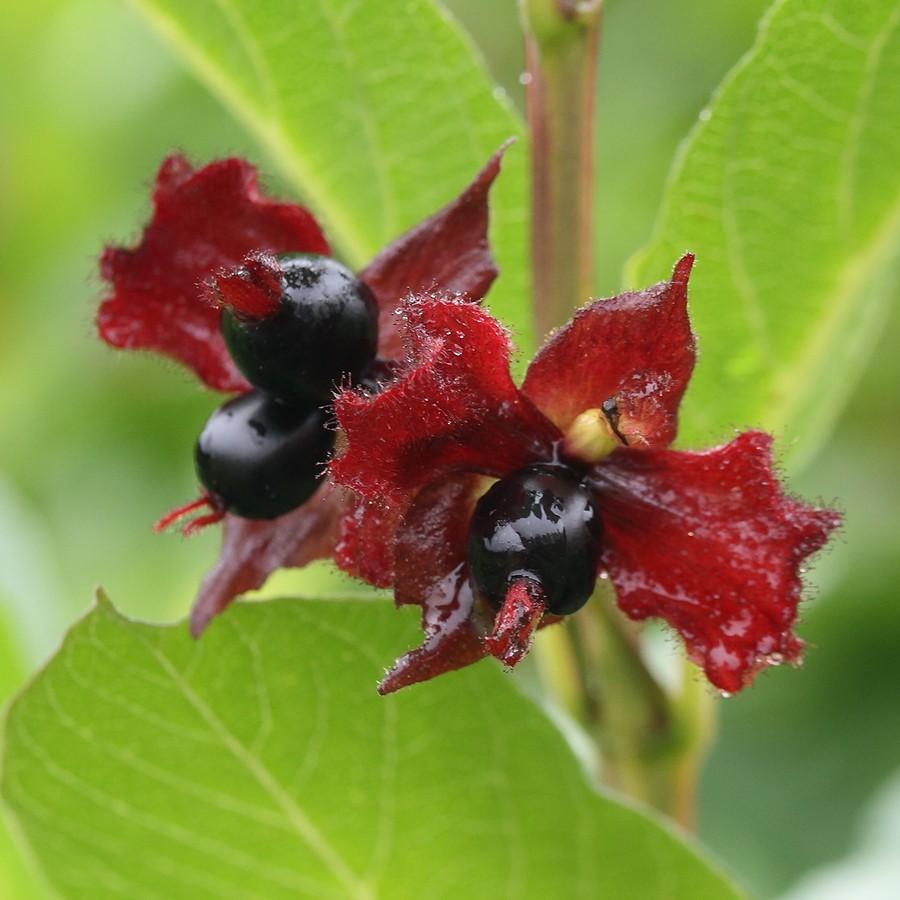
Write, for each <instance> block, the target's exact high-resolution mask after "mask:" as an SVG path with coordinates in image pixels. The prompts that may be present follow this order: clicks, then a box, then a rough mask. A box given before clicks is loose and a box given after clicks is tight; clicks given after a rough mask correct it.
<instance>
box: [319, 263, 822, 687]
mask: <svg viewBox="0 0 900 900" xmlns="http://www.w3.org/2000/svg"><path fill="white" fill-rule="evenodd" d="M692 264H693V257H692V256H691V255H686V256H684V257H683V258H682V259H681V260H679V262H678V263H677V265H676V266H675V270H674V273H673V276H672V279H671V280H670V281H668V282H663V283H661V284H658V285H656V286H654V287H651V288H647V289H646V290H643V291H633V292H628V293H624V294H621V295H619V296H617V297H614V298H612V299H609V300H598V301H595V302H593V303H591V304H589V305H588V306H586V307H584V308H583V309H582V310H580V311H579V312H578V313H576V315H575V317H574V318H573V319H572V321H571V322H569V323H568V324H567V325H566V326H564V327H563V328H562V329H560V330H559V331H557V332H556V333H555V334H554V335H553V336H552V337H551V338H550V339H549V340H548V342H547V343H546V344H545V345H544V347H543V348H542V349H541V350H540V351H539V352H538V354H537V356H536V358H535V359H534V361H533V362H532V363H531V365H530V367H529V369H528V372H527V374H526V377H525V380H524V382H523V384H522V387H521V388H517V387H516V386H515V384H514V383H513V381H512V378H511V376H510V374H509V355H510V342H509V338H508V337H507V334H506V332H505V331H504V330H503V328H502V327H501V326H500V325H499V323H497V322H496V321H495V320H494V319H493V318H492V317H491V316H490V315H489V314H488V313H486V312H485V311H484V310H481V309H479V308H478V307H474V306H471V305H467V304H461V303H458V302H455V301H453V300H448V299H441V298H438V297H433V296H424V297H418V298H411V299H409V300H408V301H406V302H405V304H404V308H403V316H402V319H401V324H402V336H403V338H404V340H405V342H406V345H407V351H408V354H407V359H406V361H405V363H404V364H403V366H402V368H401V370H400V372H399V374H398V375H397V376H396V377H395V379H394V381H393V382H392V383H391V384H390V385H389V386H388V387H387V388H386V389H385V390H384V391H383V392H381V393H378V394H370V393H367V392H365V391H362V390H348V391H345V392H343V393H341V394H340V395H339V396H338V397H337V399H336V401H335V411H336V414H337V418H338V422H339V424H340V426H341V428H343V430H344V432H345V434H346V438H347V441H346V445H345V447H344V449H343V451H342V452H341V453H340V454H339V456H338V458H337V459H335V460H334V461H333V462H332V467H331V472H332V475H333V477H334V479H335V480H336V481H337V482H339V483H341V484H345V485H347V486H349V487H351V488H352V489H353V490H354V491H356V492H357V494H358V495H359V496H360V497H361V498H362V499H363V500H364V501H366V505H363V504H361V505H360V506H359V507H358V508H357V510H356V513H355V516H354V518H352V519H348V520H346V521H347V522H350V523H352V527H349V528H345V530H344V533H343V536H342V539H341V541H340V542H339V544H338V546H337V551H336V559H337V560H338V563H339V565H341V566H342V567H343V568H345V569H346V570H347V571H350V572H354V573H357V574H364V575H365V576H366V577H367V578H368V579H369V580H370V581H372V582H373V583H376V584H381V585H387V584H391V583H393V584H394V586H395V597H396V602H397V603H398V604H417V605H419V606H421V607H422V622H423V629H424V632H425V639H424V641H423V643H422V645H421V646H420V647H418V648H417V649H414V650H412V651H410V652H409V653H407V654H405V655H404V656H402V657H401V658H400V659H399V660H398V661H397V662H396V663H395V665H394V667H393V668H392V669H391V670H390V671H389V672H388V674H387V677H386V678H385V680H384V681H383V682H382V684H381V686H380V691H381V692H382V693H390V692H391V691H395V690H397V689H399V688H401V687H404V686H407V685H410V684H414V683H416V682H419V681H424V680H427V679H430V678H433V677H434V676H436V675H439V674H442V673H444V672H448V671H451V670H453V669H456V668H460V667H462V666H465V665H469V664H471V663H473V662H476V661H477V660H478V659H481V658H482V657H484V656H485V655H488V654H492V655H494V656H496V657H497V658H499V659H501V660H502V661H503V662H505V663H506V664H508V665H513V664H515V663H516V662H518V660H519V659H521V657H522V656H523V655H524V652H525V650H526V649H527V647H528V644H529V641H530V635H531V631H532V629H533V628H534V627H536V626H539V625H541V624H547V623H548V622H549V621H550V620H551V619H552V617H551V616H547V615H544V618H543V620H542V621H540V620H541V616H542V614H543V613H542V606H545V605H546V598H547V597H549V596H553V595H554V593H555V590H554V588H555V586H554V585H552V584H546V583H541V579H540V577H538V578H537V579H536V578H535V575H534V572H533V571H526V572H522V571H521V570H520V569H519V568H518V566H519V563H518V562H516V563H515V565H516V567H517V568H516V569H514V570H511V571H510V573H509V582H508V586H507V590H506V599H505V600H504V602H503V603H502V606H501V607H500V608H499V609H497V608H496V607H492V606H491V605H490V604H488V603H487V602H486V601H485V598H484V597H483V596H481V594H480V592H479V591H478V589H477V588H476V587H475V585H476V584H477V581H478V579H476V578H474V577H473V572H472V562H471V560H470V557H469V549H468V548H469V543H468V542H469V539H470V521H471V519H472V515H473V510H474V509H475V507H476V504H477V502H478V500H479V497H481V496H482V495H483V494H484V492H485V489H486V487H487V486H488V485H489V484H490V483H491V479H501V480H503V479H509V478H513V477H519V474H520V470H522V469H523V468H524V467H526V466H533V465H534V464H537V463H550V464H554V465H558V466H561V467H563V469H564V470H565V471H567V472H568V473H569V476H571V477H572V478H574V479H576V480H578V479H580V485H581V486H582V487H583V488H585V489H586V490H587V491H589V493H590V495H591V496H592V498H593V506H594V508H596V510H598V511H599V515H600V519H601V522H602V525H596V527H595V532H594V533H596V535H597V540H598V542H599V566H598V572H597V575H598V576H599V575H601V574H603V575H605V576H606V577H608V578H609V579H610V580H611V581H612V583H613V585H614V587H615V589H616V596H617V600H618V603H619V606H620V607H621V609H622V610H623V611H624V612H625V613H626V614H627V615H628V616H630V617H631V618H634V619H644V618H647V617H649V616H655V617H660V618H662V619H664V620H665V621H666V622H668V623H669V625H671V626H672V627H673V628H674V629H676V630H677V631H678V633H679V634H680V636H681V637H682V639H683V641H684V643H685V646H686V648H687V653H688V655H689V656H690V658H691V659H692V660H694V661H695V662H696V663H697V664H698V665H700V666H702V668H703V669H704V671H705V673H706V675H707V677H708V678H709V680H710V681H711V682H712V684H714V685H715V686H716V687H718V688H719V689H721V690H723V691H726V692H734V691H737V690H739V689H740V688H741V687H743V686H744V685H746V684H749V683H750V682H751V681H752V679H753V677H754V675H755V673H756V672H757V671H758V670H760V669H761V668H763V667H765V666H767V665H773V664H777V663H779V662H796V661H798V659H799V657H800V653H801V649H802V645H801V642H800V641H799V639H798V638H797V637H796V636H795V635H794V634H793V632H792V626H793V624H794V622H795V620H796V617H797V605H798V602H799V600H800V597H801V589H802V585H801V581H800V572H801V564H802V562H803V561H804V560H805V559H806V558H807V557H808V556H810V554H812V553H814V552H815V551H816V550H818V549H820V548H821V547H822V546H823V545H824V544H825V542H826V541H827V539H828V536H829V534H830V533H831V531H832V530H834V529H835V528H836V527H837V526H838V524H839V522H840V516H839V514H838V513H836V512H835V511H833V510H829V509H818V508H814V507H810V506H807V505H805V504H803V503H800V502H799V501H797V500H794V499H792V498H791V497H789V496H787V495H786V494H785V493H784V492H783V490H782V488H781V486H780V484H779V482H778V479H777V476H776V475H775V473H774V471H773V468H772V460H771V453H770V446H771V439H770V438H769V437H768V436H767V435H765V434H763V433H761V432H756V431H750V432H747V433H745V434H741V435H739V436H738V437H737V438H735V439H734V440H733V441H731V442H730V443H729V444H726V445H725V446H722V447H717V448H714V449H712V450H707V451H704V452H699V453H696V452H687V451H675V450H670V449H667V448H668V447H669V445H670V443H671V442H672V440H673V439H674V437H675V433H676V428H677V413H678V406H679V404H680V401H681V397H682V395H683V394H684V391H685V388H686V387H687V383H688V380H689V378H690V375H691V372H692V369H693V366H694V338H693V335H692V333H691V329H690V323H689V321H688V316H687V284H688V277H689V274H690V270H691V266H692ZM569 476H567V477H569ZM534 514H535V515H536V516H537V517H538V518H539V519H540V520H541V522H543V523H544V524H546V525H547V528H548V535H549V538H548V540H549V541H550V543H549V544H548V545H547V546H548V547H550V552H551V553H552V552H554V547H555V545H554V544H553V543H552V542H553V540H555V539H556V538H557V537H558V536H559V534H560V533H561V532H560V531H559V528H560V527H561V526H559V525H558V524H554V523H558V522H559V521H561V519H560V516H559V514H558V511H554V510H553V509H552V508H551V507H550V506H546V508H542V509H539V510H537V511H536V512H535V513H534ZM366 522H372V523H374V527H373V528H371V530H369V531H366V532H365V533H366V535H367V540H366V541H362V540H360V539H359V538H358V530H359V529H361V528H363V527H365V524H366ZM508 524H509V525H510V527H509V528H508V529H506V531H505V532H504V528H503V527H502V526H503V525H504V523H503V522H502V521H500V523H499V526H498V528H497V533H498V534H500V535H501V537H503V539H504V540H507V541H508V543H507V545H505V546H504V545H502V541H499V543H498V544H497V549H496V552H497V553H500V554H502V553H511V554H513V555H512V556H511V557H510V558H511V559H516V560H519V559H520V558H521V557H520V556H516V555H515V552H519V553H520V552H521V546H522V545H521V543H516V541H519V536H517V535H516V534H513V532H514V531H515V528H516V527H518V524H517V521H514V516H513V515H512V514H511V515H510V516H509V523H508ZM553 528H556V529H557V530H556V532H553ZM519 531H520V532H521V528H520V529H519ZM538 537H540V535H538ZM535 546H537V545H535ZM510 548H512V549H510ZM517 548H518V550H517ZM535 552H540V551H535ZM526 558H527V556H526ZM541 566H544V570H545V571H546V570H547V564H545V562H540V561H537V562H536V565H535V566H534V567H533V568H534V570H535V571H540V570H541ZM546 580H547V579H546V577H545V581H546Z"/></svg>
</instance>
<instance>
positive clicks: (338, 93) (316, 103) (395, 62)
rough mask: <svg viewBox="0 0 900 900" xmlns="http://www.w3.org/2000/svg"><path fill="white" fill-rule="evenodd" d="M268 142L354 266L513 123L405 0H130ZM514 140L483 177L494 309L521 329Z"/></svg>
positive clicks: (428, 19)
mask: <svg viewBox="0 0 900 900" xmlns="http://www.w3.org/2000/svg"><path fill="white" fill-rule="evenodd" d="M134 3H135V5H136V6H137V7H138V8H139V9H140V10H141V11H142V12H144V13H145V14H146V15H147V16H148V18H149V20H150V21H151V22H152V23H153V25H154V26H156V28H157V30H158V31H160V32H161V33H162V35H163V36H164V37H165V38H166V39H167V40H168V41H169V42H170V43H171V45H172V46H173V47H174V48H175V50H176V51H177V52H178V53H179V55H180V56H181V57H182V58H183V60H184V61H185V63H186V64H187V65H188V66H189V67H190V68H191V69H192V70H193V71H194V72H195V73H196V74H197V75H198V76H199V77H200V78H201V79H202V80H203V82H204V83H205V84H206V85H207V86H208V87H209V88H210V90H212V91H213V93H214V94H216V95H217V96H218V97H219V98H220V99H222V100H223V101H224V102H225V103H226V104H227V105H228V106H229V107H230V108H231V109H232V110H233V111H234V112H235V113H236V114H237V115H238V116H239V118H241V119H242V120H243V122H244V123H245V124H246V125H247V126H248V128H249V129H250V130H251V132H252V133H254V134H255V135H256V136H257V138H259V139H260V140H261V142H262V143H263V144H264V145H265V146H266V147H267V148H268V149H269V151H270V152H271V153H272V155H273V157H274V158H275V159H276V161H277V163H278V164H279V165H280V167H281V168H282V170H283V171H284V173H285V174H286V175H287V176H288V177H289V178H290V179H291V180H292V181H293V183H294V184H295V186H296V187H297V189H298V190H299V191H300V192H301V193H302V195H303V197H305V198H306V200H307V201H308V203H309V205H310V206H311V208H312V209H313V211H314V212H315V214H316V215H317V216H318V217H320V218H321V219H322V220H323V221H324V222H326V223H327V224H328V226H329V232H330V237H331V238H332V239H333V241H334V243H335V244H336V245H337V246H338V247H339V248H340V249H341V250H342V251H343V253H344V254H345V255H346V256H347V258H348V260H349V261H350V262H352V263H353V264H354V266H356V267H359V266H361V265H363V264H364V263H365V262H367V261H368V260H369V259H370V258H371V257H372V255H373V254H374V253H375V252H376V251H377V250H379V249H380V248H381V247H382V246H383V245H384V244H385V243H387V242H388V241H389V240H391V239H392V238H394V237H396V236H397V235H399V234H400V233H402V232H403V231H405V230H406V229H407V228H409V227H411V226H412V225H413V224H415V223H416V222H418V221H420V220H421V219H424V218H425V217H426V216H427V215H429V214H431V213H432V212H434V211H435V210H436V209H438V208H439V207H440V206H443V204H445V203H447V202H448V201H449V200H450V199H452V197H454V196H455V195H456V194H458V193H459V191H460V190H461V189H462V188H463V187H464V186H465V185H466V184H468V183H469V181H471V179H472V178H473V177H474V175H475V173H476V172H477V171H479V169H480V168H481V167H482V166H483V165H484V164H485V163H486V162H487V159H488V157H489V156H490V155H491V153H493V152H494V151H495V150H496V149H497V148H498V147H499V146H500V144H502V143H503V141H505V140H506V139H507V138H509V137H510V136H512V135H518V134H520V132H521V124H520V121H519V119H518V118H517V117H516V116H515V115H514V114H513V113H512V112H511V111H510V109H509V108H508V107H507V106H506V105H505V104H503V103H502V102H500V101H498V100H497V99H495V97H494V93H493V91H494V88H493V85H492V84H491V81H490V80H489V78H488V77H487V75H486V74H485V72H484V69H483V68H482V66H481V63H480V61H479V59H478V58H477V57H476V55H475V54H474V51H473V49H472V47H471V45H470V44H469V42H468V40H467V39H466V38H465V37H464V36H463V33H462V32H461V31H460V29H459V28H458V26H456V25H455V23H453V22H452V21H451V20H450V19H449V18H448V17H447V15H446V13H444V12H443V11H442V10H441V9H440V7H438V6H437V4H435V3H432V2H430V0H410V2H407V3H404V4H403V5H402V8H401V7H392V6H391V5H390V4H385V3H384V2H382V0H308V2H304V3H303V4H302V5H300V6H298V4H297V3H295V2H292V0H267V2H266V3H255V2H252V0H229V2H227V3H210V2H208V0H134ZM525 225H526V215H525V148H524V144H519V146H518V147H514V148H512V149H511V150H510V152H509V153H508V154H507V156H506V160H505V161H504V173H503V175H502V176H501V177H500V179H499V181H498V183H497V186H496V188H495V191H494V227H493V231H492V238H493V240H494V242H495V246H496V250H497V256H498V259H499V262H500V268H501V270H502V271H503V275H504V277H503V279H502V280H501V282H500V283H498V285H497V287H496V288H495V290H494V291H493V292H492V294H491V299H490V302H491V305H492V307H493V308H494V310H495V312H496V313H497V314H498V315H500V316H502V317H503V318H505V319H506V320H507V321H508V322H509V323H511V324H514V325H515V326H516V328H517V330H518V331H519V332H520V333H522V334H527V332H528V329H529V326H530V321H529V310H528V306H527V297H526V289H527V284H528V281H527V275H526V271H525V266H526V262H525V253H526V249H527V235H526V230H525Z"/></svg>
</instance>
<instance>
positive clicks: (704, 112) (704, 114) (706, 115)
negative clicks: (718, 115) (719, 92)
mask: <svg viewBox="0 0 900 900" xmlns="http://www.w3.org/2000/svg"><path fill="white" fill-rule="evenodd" d="M697 118H699V119H700V121H701V122H708V121H709V120H710V119H711V118H712V110H711V109H701V110H700V115H699V116H698V117H697Z"/></svg>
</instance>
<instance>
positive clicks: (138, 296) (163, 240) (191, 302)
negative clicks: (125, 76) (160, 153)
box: [97, 149, 503, 634]
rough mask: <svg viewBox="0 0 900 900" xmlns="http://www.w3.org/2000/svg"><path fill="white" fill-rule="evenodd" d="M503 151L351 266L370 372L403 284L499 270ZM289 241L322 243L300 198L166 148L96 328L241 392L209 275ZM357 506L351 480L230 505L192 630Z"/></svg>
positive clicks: (306, 551) (113, 259)
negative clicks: (306, 495) (276, 509)
mask: <svg viewBox="0 0 900 900" xmlns="http://www.w3.org/2000/svg"><path fill="white" fill-rule="evenodd" d="M502 153H503V151H502V149H501V151H499V152H498V153H496V154H495V155H494V156H493V157H492V158H491V159H490V160H489V162H488V164H487V165H486V166H485V167H484V169H483V170H482V171H481V172H480V173H479V174H478V175H477V177H476V178H475V180H474V181H473V182H472V183H471V184H470V185H469V186H468V187H467V188H466V189H465V190H464V191H463V192H462V194H460V195H459V196H458V197H457V198H456V199H454V200H453V201H451V202H450V203H449V204H448V205H447V206H445V207H444V208H443V209H441V210H439V211H438V212H437V213H435V214H434V215H433V216H431V217H429V218H428V219H426V220H424V221H423V222H421V223H420V224H419V225H417V226H415V227H414V228H412V229H411V230H410V231H408V232H406V234H404V235H402V236H401V237H399V238H398V239H397V240H396V241H394V242H393V243H391V244H390V245H388V246H387V247H386V248H385V249H384V250H382V251H381V252H380V253H379V254H378V255H377V256H376V257H375V258H374V259H373V260H372V261H371V262H370V263H369V265H368V266H366V267H365V268H364V269H363V270H362V271H361V272H360V273H359V276H358V277H359V278H360V279H361V280H362V281H363V282H364V283H365V285H367V286H368V288H369V290H371V292H372V294H373V295H374V296H375V299H376V301H377V305H378V312H379V341H378V357H379V359H378V360H377V361H376V364H375V365H374V367H373V371H374V372H376V373H384V374H385V375H387V373H389V372H390V370H391V368H392V361H393V360H394V359H396V357H397V356H398V354H399V351H400V340H399V336H398V331H397V327H396V324H395V322H394V315H393V312H394V310H395V309H396V307H397V305H398V303H399V302H400V300H401V299H402V298H403V297H404V296H405V295H406V294H408V293H422V292H432V291H434V292H439V293H441V294H448V295H451V296H455V297H458V298H460V300H461V301H464V302H471V303H477V302H480V301H481V300H482V298H483V297H484V295H485V293H486V292H487V290H488V288H489V287H490V285H491V283H492V282H493V280H494V278H495V277H496V275H497V269H496V266H495V264H494V260H493V258H492V256H491V252H490V247H489V245H488V238H487V226H488V205H487V198H488V192H489V189H490V187H491V184H492V183H493V181H494V179H495V178H496V176H497V174H498V172H499V170H500V161H501V157H502ZM292 252H293V253H318V254H328V253H330V250H329V246H328V243H327V241H326V239H325V237H324V235H323V233H322V231H321V229H320V228H319V226H318V224H317V223H316V221H315V219H314V218H313V217H312V215H311V214H310V213H309V212H308V211H307V210H305V209H304V208H303V207H301V206H298V205H296V204H293V203H279V202H276V201H274V200H271V199H268V198H265V197H264V196H262V194H261V193H260V191H259V188H258V186H257V178H256V171H255V169H254V168H253V167H252V166H251V165H250V164H249V163H247V162H245V161H243V160H240V159H226V160H221V161H218V162H213V163H210V164H209V165H206V166H203V167H201V168H199V169H196V170H195V169H193V168H192V167H191V166H190V164H189V163H188V162H187V160H185V159H184V158H183V157H181V156H172V157H169V158H168V159H167V160H166V161H165V162H164V163H163V165H162V167H161V168H160V170H159V174H158V175H157V179H156V185H155V187H154V191H153V218H152V220H151V222H150V223H149V225H148V226H147V227H146V228H145V230H144V233H143V236H142V239H141V241H140V243H139V244H138V245H137V246H135V247H132V248H123V247H108V248H107V249H106V250H105V251H104V253H103V256H102V258H101V262H100V272H101V275H102V277H103V278H104V279H105V280H106V281H107V282H108V283H109V285H110V290H109V292H108V294H107V296H106V297H105V298H104V300H103V302H102V303H101V306H100V310H99V313H98V316H97V323H98V329H99V332H100V335H101V337H102V338H103V339H104V340H105V341H106V342H107V343H109V344H111V345H113V346H115V347H123V348H128V349H140V348H146V349H151V350H155V351H157V352H161V353H164V354H166V355H168V356H171V357H173V358H175V359H177V360H179V361H180V362H182V363H184V364H185V365H186V366H188V367H189V368H190V369H192V370H193V371H194V372H195V373H196V374H197V376H198V377H199V378H200V379H201V381H203V382H204V383H205V384H206V385H208V386H209V387H211V388H214V389H215V390H219V391H224V392H244V391H246V390H248V389H249V385H248V384H247V382H246V381H245V380H244V378H243V377H242V376H241V375H240V374H239V373H238V371H237V369H236V368H235V366H234V364H233V362H232V360H231V358H230V357H229V355H228V352H227V350H226V348H225V343H224V341H223V339H222V336H221V333H220V331H219V318H220V316H221V310H220V309H219V308H218V307H217V306H216V305H215V303H211V302H209V297H210V296H212V297H215V296H216V294H217V291H216V279H217V278H220V279H222V284H226V285H227V286H228V288H229V291H230V293H231V294H233V293H234V286H235V283H236V282H238V281H240V279H241V278H243V277H244V275H242V274H238V275H236V274H235V272H236V271H237V270H241V271H246V270H252V271H256V269H258V268H260V267H261V266H262V267H263V268H264V265H263V264H262V263H260V262H259V261H260V260H263V261H264V260H265V259H266V257H268V256H271V255H273V254H281V253H292ZM248 267H249V268H248ZM264 274H265V273H263V275H264ZM258 293H259V292H258V291H257V292H256V294H258ZM259 299H260V297H259V296H254V297H251V298H249V300H248V302H251V303H253V302H256V301H258V300H259ZM263 299H265V298H264V297H263ZM323 462H324V461H323ZM354 509H355V502H354V500H353V498H352V496H351V495H350V494H349V493H348V492H346V491H343V490H341V489H338V488H335V487H333V486H332V485H329V484H327V483H323V484H322V486H321V487H320V488H319V489H318V490H317V491H316V492H315V493H314V494H313V496H312V497H311V498H310V499H309V500H308V501H307V502H306V503H304V504H303V505H302V506H301V507H300V508H298V509H295V510H294V511H292V512H290V513H288V514H286V515H284V516H281V517H280V518H278V519H274V520H271V521H251V520H249V519H242V518H239V517H237V516H234V515H230V514H229V515H225V516H224V537H223V547H222V553H221V555H220V557H219V561H218V562H217V564H216V566H215V567H214V568H213V570H212V571H211V572H210V573H209V574H208V575H207V577H206V579H205V580H204V582H203V584H202V586H201V588H200V593H199V597H198V599H197V602H196V604H195V606H194V609H193V612H192V616H191V628H192V631H193V633H194V634H199V633H200V632H201V631H202V630H203V629H204V628H205V627H206V625H207V624H208V622H209V620H210V619H211V618H212V617H213V616H214V615H216V614H217V613H219V612H221V610H223V609H224V608H225V607H226V606H227V605H228V604H229V603H230V602H231V601H232V600H233V599H234V598H235V597H236V596H238V595H239V594H241V593H244V592H246V591H249V590H252V589H254V588H257V587H259V586H260V585H261V584H262V583H263V582H264V581H265V579H266V578H267V577H268V575H269V574H270V573H271V572H273V571H274V570H275V569H278V568H281V567H284V566H303V565H305V564H307V563H309V562H311V561H312V560H315V559H319V558H322V557H328V556H330V555H331V554H332V552H333V549H334V544H335V541H336V539H337V535H338V528H339V522H340V520H341V519H342V517H345V516H352V515H353V514H354ZM217 517H218V516H213V518H217Z"/></svg>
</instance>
